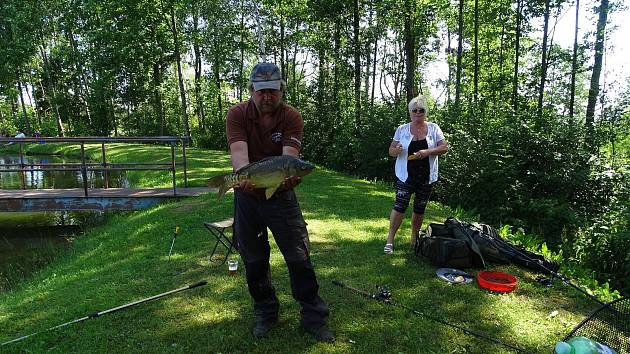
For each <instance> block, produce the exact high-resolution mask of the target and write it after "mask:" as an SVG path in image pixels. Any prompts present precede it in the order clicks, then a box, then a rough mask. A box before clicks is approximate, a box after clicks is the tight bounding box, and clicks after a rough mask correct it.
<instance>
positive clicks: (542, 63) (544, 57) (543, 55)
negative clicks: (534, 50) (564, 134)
mask: <svg viewBox="0 0 630 354" xmlns="http://www.w3.org/2000/svg"><path fill="white" fill-rule="evenodd" d="M549 1H550V0H545V23H544V25H543V42H542V48H541V52H542V53H541V59H540V86H539V87H538V119H539V120H541V119H542V111H543V95H544V93H545V80H546V79H547V39H548V38H549V35H548V33H547V30H548V28H549Z"/></svg>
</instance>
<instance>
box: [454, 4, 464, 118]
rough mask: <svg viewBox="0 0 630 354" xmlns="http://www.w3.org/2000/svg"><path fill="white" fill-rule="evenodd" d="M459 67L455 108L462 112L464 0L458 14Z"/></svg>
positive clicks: (456, 77) (457, 70) (456, 75)
mask: <svg viewBox="0 0 630 354" xmlns="http://www.w3.org/2000/svg"><path fill="white" fill-rule="evenodd" d="M457 18H458V23H459V25H458V26H457V36H458V37H459V38H458V39H457V69H456V73H455V109H456V111H457V112H460V111H461V109H460V103H461V102H460V95H461V82H462V54H463V53H462V52H463V46H464V0H459V12H458V15H457Z"/></svg>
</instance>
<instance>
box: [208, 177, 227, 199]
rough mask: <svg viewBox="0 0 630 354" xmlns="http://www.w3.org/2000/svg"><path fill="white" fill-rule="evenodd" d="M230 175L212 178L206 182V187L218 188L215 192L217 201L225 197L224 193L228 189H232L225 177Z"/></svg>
mask: <svg viewBox="0 0 630 354" xmlns="http://www.w3.org/2000/svg"><path fill="white" fill-rule="evenodd" d="M230 175H231V174H227V175H219V176H214V177H212V178H210V179H208V180H207V181H206V184H207V185H208V187H211V188H219V191H218V192H217V199H218V200H221V199H223V196H224V195H225V193H226V192H227V191H228V190H229V189H230V188H232V186H231V185H230V184H229V182H228V180H227V177H228V176H230Z"/></svg>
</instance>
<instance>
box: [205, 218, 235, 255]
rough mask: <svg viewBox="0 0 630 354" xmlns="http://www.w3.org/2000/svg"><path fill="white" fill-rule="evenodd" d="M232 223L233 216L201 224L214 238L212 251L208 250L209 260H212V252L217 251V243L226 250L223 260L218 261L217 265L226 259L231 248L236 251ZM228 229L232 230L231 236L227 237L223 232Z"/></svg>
mask: <svg viewBox="0 0 630 354" xmlns="http://www.w3.org/2000/svg"><path fill="white" fill-rule="evenodd" d="M233 224H234V218H229V219H225V220H223V221H216V222H204V223H203V226H205V227H206V229H208V231H210V234H211V235H212V236H214V238H215V239H216V243H215V244H214V248H213V249H212V252H210V261H211V262H212V257H213V256H214V253H215V252H216V251H217V248H218V247H219V244H221V245H223V247H225V249H226V250H227V251H226V252H225V258H223V262H221V263H219V265H221V264H223V263H225V261H227V259H228V257H229V256H230V253H231V252H232V251H233V250H234V251H238V246H237V243H236V239H235V238H234V228H233V227H232V225H233ZM228 229H231V230H232V238H229V237H228V236H227V235H226V234H225V233H226V232H227V231H228Z"/></svg>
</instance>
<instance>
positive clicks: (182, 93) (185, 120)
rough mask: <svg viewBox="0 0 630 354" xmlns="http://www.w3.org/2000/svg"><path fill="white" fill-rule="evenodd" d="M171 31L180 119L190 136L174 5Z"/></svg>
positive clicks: (187, 134) (173, 7) (185, 131)
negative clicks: (179, 101) (179, 100)
mask: <svg viewBox="0 0 630 354" xmlns="http://www.w3.org/2000/svg"><path fill="white" fill-rule="evenodd" d="M170 10H171V31H172V33H173V45H174V47H175V51H174V54H175V62H176V63H177V79H178V82H179V93H180V96H181V110H182V120H183V123H184V133H185V134H186V136H190V123H189V122H188V108H187V107H188V105H187V103H186V88H185V87H184V77H183V75H182V63H181V55H180V43H179V36H178V34H177V21H176V18H175V5H173V6H171V9H170Z"/></svg>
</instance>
